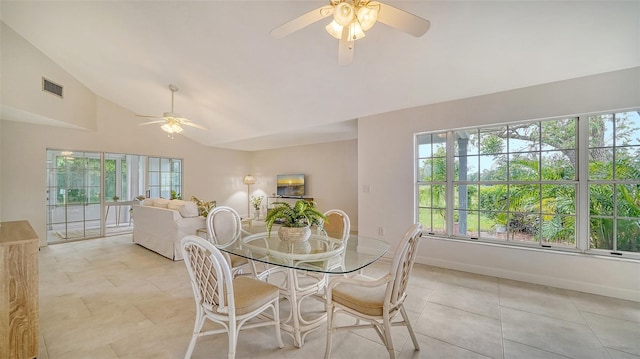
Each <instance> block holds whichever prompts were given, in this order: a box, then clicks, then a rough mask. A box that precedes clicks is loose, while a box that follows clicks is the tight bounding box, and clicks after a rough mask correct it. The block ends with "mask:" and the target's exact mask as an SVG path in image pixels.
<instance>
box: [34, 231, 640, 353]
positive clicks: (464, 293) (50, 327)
mask: <svg viewBox="0 0 640 359" xmlns="http://www.w3.org/2000/svg"><path fill="white" fill-rule="evenodd" d="M383 270H384V263H379V264H376V265H374V266H372V267H371V268H368V271H369V274H375V273H374V272H378V273H380V272H382V271H383ZM409 285H410V289H409V297H408V299H407V303H406V307H407V310H408V311H409V313H410V316H411V317H412V322H413V325H414V329H415V331H416V334H417V336H418V340H419V342H420V346H421V350H420V351H414V350H413V345H412V343H411V340H410V339H409V338H408V334H407V332H406V330H405V329H404V328H402V327H396V328H394V333H393V339H394V344H395V348H396V350H397V353H398V357H399V358H616V359H617V358H636V359H638V358H640V303H636V302H630V301H624V300H618V299H612V298H607V297H601V296H596V295H591V294H585V293H579V292H574V291H569V290H564V289H557V288H550V287H545V286H540V285H534V284H528V283H523V282H516V281H511V280H503V279H498V278H494V277H487V276H482V275H476V274H471V273H464V272H457V271H452V270H446V269H441V268H436V267H428V266H423V265H416V266H415V267H414V271H413V275H412V279H411V282H410V283H409ZM309 303H310V306H311V307H313V306H316V307H317V305H320V303H317V305H316V304H315V303H313V301H312V302H309ZM283 304H284V305H283V308H284V309H286V308H285V307H286V303H283ZM194 313H195V309H194V303H193V298H192V292H191V287H190V283H189V280H188V276H187V272H186V268H185V266H184V263H183V262H172V261H170V260H168V259H166V258H164V257H162V256H160V255H157V254H155V253H153V252H151V251H148V250H146V249H144V248H142V247H140V246H138V245H135V244H133V243H132V242H131V235H123V236H118V237H108V238H104V239H94V240H88V241H82V242H73V243H65V244H59V245H51V246H49V247H46V248H42V250H41V251H40V333H41V336H40V353H39V356H38V358H41V359H57V358H65V359H72V358H92V359H93V358H136V359H141V358H182V357H183V356H184V352H185V350H186V348H187V345H188V343H189V339H190V334H191V331H192V329H193V319H194ZM283 339H284V341H285V347H284V348H283V349H278V348H277V346H276V344H275V339H274V334H273V328H259V329H253V330H248V331H244V332H242V333H241V334H240V337H239V341H238V352H237V357H238V358H249V357H260V358H322V357H323V355H324V346H325V331H324V328H322V329H321V330H320V331H318V332H315V333H311V334H309V336H307V339H306V343H305V345H304V346H303V347H302V348H300V349H297V348H295V347H293V341H292V339H291V337H289V336H287V335H283ZM226 351H227V339H226V337H224V336H215V337H211V336H209V337H205V338H201V339H199V341H198V344H197V345H196V350H195V352H194V355H193V358H223V357H226ZM332 358H350V359H353V358H367V359H374V358H388V355H387V352H386V350H385V349H384V347H383V346H382V345H381V344H380V343H379V341H378V338H377V336H376V334H375V333H374V332H373V331H372V330H365V331H362V330H360V331H353V332H343V334H341V335H339V336H336V337H335V338H334V347H333V351H332Z"/></svg>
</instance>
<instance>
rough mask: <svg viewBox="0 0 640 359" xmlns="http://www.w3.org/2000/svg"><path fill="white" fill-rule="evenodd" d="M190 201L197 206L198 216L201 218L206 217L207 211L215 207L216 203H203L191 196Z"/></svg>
mask: <svg viewBox="0 0 640 359" xmlns="http://www.w3.org/2000/svg"><path fill="white" fill-rule="evenodd" d="M191 201H193V202H195V204H196V206H198V214H199V215H201V216H202V217H207V215H208V214H209V211H210V210H211V209H212V208H214V207H215V206H216V201H209V202H205V201H203V200H201V199H199V198H198V197H196V196H191Z"/></svg>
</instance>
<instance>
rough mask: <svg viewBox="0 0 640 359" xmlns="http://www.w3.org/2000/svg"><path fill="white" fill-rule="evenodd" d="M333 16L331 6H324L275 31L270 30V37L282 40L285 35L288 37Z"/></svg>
mask: <svg viewBox="0 0 640 359" xmlns="http://www.w3.org/2000/svg"><path fill="white" fill-rule="evenodd" d="M331 14H333V6H331V5H326V6H323V7H320V8H317V9H315V10H311V11H309V12H308V13H306V14H303V15H301V16H299V17H297V18H295V19H293V20H291V21H289V22H287V23H286V24H283V25H280V26H278V27H276V28H275V29H273V30H271V36H273V37H275V38H276V39H280V38H283V37H285V36H287V35H290V34H292V33H294V32H296V31H298V30H300V29H302V28H303V27H306V26H309V25H311V24H313V23H314V22H316V21H320V20H322V19H324V18H325V17H327V16H329V15H331Z"/></svg>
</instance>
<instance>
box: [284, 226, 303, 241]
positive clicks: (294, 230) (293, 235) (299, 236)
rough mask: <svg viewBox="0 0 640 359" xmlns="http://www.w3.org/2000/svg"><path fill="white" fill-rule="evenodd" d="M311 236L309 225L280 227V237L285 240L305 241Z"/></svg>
mask: <svg viewBox="0 0 640 359" xmlns="http://www.w3.org/2000/svg"><path fill="white" fill-rule="evenodd" d="M310 236H311V228H309V227H284V226H283V227H280V229H278V237H280V240H282V241H285V242H304V241H306V240H308V239H309V237H310Z"/></svg>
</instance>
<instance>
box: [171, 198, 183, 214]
mask: <svg viewBox="0 0 640 359" xmlns="http://www.w3.org/2000/svg"><path fill="white" fill-rule="evenodd" d="M184 204H185V201H183V200H181V199H172V200H170V201H169V203H167V208H169V209H173V210H175V211H178V210H180V207H182V206H184Z"/></svg>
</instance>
